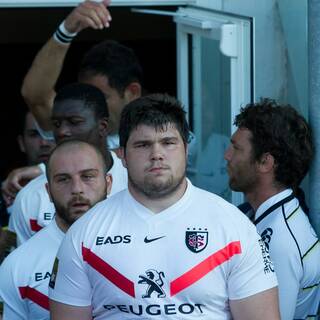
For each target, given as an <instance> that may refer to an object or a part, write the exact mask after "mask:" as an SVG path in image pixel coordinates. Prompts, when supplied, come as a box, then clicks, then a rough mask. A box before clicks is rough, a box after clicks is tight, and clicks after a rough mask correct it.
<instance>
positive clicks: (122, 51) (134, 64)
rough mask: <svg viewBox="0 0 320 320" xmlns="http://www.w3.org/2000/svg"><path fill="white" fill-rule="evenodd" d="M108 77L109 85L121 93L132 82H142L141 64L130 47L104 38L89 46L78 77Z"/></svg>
mask: <svg viewBox="0 0 320 320" xmlns="http://www.w3.org/2000/svg"><path fill="white" fill-rule="evenodd" d="M96 75H102V76H105V77H108V81H109V85H110V87H112V88H115V89H116V90H117V91H118V93H119V94H121V95H122V94H123V93H124V91H125V89H126V88H127V86H128V85H129V84H130V83H132V82H138V83H140V84H142V80H143V79H142V78H143V72H142V68H141V65H140V63H139V61H138V58H137V57H136V55H135V53H134V52H133V50H132V49H130V48H128V47H126V46H124V45H121V44H119V43H118V42H116V41H110V40H106V41H103V42H101V43H99V44H97V45H95V46H94V47H93V48H91V49H90V50H89V51H88V52H87V53H86V54H85V55H84V57H83V59H82V62H81V65H80V68H79V73H78V78H79V79H81V80H83V79H86V78H88V77H91V76H96Z"/></svg>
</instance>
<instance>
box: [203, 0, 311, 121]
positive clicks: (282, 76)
mask: <svg viewBox="0 0 320 320" xmlns="http://www.w3.org/2000/svg"><path fill="white" fill-rule="evenodd" d="M197 5H198V6H201V7H207V8H211V9H214V10H218V11H223V12H229V13H232V14H236V15H243V16H247V17H252V18H253V20H254V36H255V42H254V52H255V63H254V70H255V97H256V100H257V99H258V98H259V97H272V98H274V99H276V100H278V101H280V102H285V103H291V104H293V105H294V106H296V107H297V108H298V109H300V110H301V111H302V112H303V113H304V114H305V115H306V116H307V105H308V102H307V78H308V77H307V28H306V25H307V1H306V0H241V1H239V0H197Z"/></svg>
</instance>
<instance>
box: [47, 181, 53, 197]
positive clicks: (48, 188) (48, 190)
mask: <svg viewBox="0 0 320 320" xmlns="http://www.w3.org/2000/svg"><path fill="white" fill-rule="evenodd" d="M46 190H47V192H48V195H49V198H50V201H51V202H53V201H52V197H51V193H50V187H49V184H48V182H46Z"/></svg>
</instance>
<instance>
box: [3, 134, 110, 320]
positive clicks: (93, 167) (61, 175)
mask: <svg viewBox="0 0 320 320" xmlns="http://www.w3.org/2000/svg"><path fill="white" fill-rule="evenodd" d="M108 169H109V168H108V167H107V164H106V160H105V157H104V155H102V153H101V152H100V151H99V149H98V148H97V147H95V146H93V145H90V144H88V143H86V142H83V141H79V140H68V141H65V142H62V143H61V144H60V145H58V146H57V147H56V149H55V150H54V151H53V153H52V154H51V156H50V159H49V162H48V166H47V177H48V184H47V190H48V193H49V196H50V198H51V200H52V202H53V204H54V206H55V208H56V214H55V218H54V219H53V221H52V222H51V223H50V224H49V225H48V226H47V227H46V228H44V229H43V230H41V231H40V232H38V233H37V234H36V235H35V236H34V237H32V238H31V239H29V240H28V241H27V242H25V243H24V244H23V245H22V246H20V247H19V248H17V249H16V250H15V251H13V252H12V253H11V254H10V255H9V256H8V257H7V258H6V259H5V261H4V262H3V264H2V265H1V267H0V300H2V301H3V305H4V313H3V319H4V320H29V319H32V320H45V319H47V320H49V319H50V314H49V300H48V283H49V279H50V274H51V270H52V267H53V263H54V259H55V256H56V253H57V250H58V248H59V245H60V243H61V241H62V239H63V237H64V233H65V232H66V231H67V230H68V228H69V227H70V225H71V224H72V223H73V222H74V221H76V220H77V219H78V218H80V217H81V216H82V215H83V214H84V213H85V212H86V211H87V210H88V209H90V208H91V207H92V206H94V205H95V204H96V203H97V202H98V201H101V200H103V199H105V197H106V195H107V192H108V191H110V188H111V176H110V175H108V174H107V171H108Z"/></svg>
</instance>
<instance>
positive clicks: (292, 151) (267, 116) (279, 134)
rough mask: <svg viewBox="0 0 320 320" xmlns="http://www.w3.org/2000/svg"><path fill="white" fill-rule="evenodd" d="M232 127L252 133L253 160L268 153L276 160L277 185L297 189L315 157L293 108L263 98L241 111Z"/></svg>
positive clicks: (306, 128) (303, 122)
mask: <svg viewBox="0 0 320 320" xmlns="http://www.w3.org/2000/svg"><path fill="white" fill-rule="evenodd" d="M234 124H235V125H236V126H237V127H239V128H241V127H242V128H247V129H249V130H250V131H251V133H252V138H251V142H252V149H253V155H252V156H253V158H254V160H256V161H258V160H260V159H261V157H262V155H263V154H264V153H270V154H271V155H272V156H273V157H274V159H275V180H276V182H277V183H279V184H281V185H283V186H285V187H291V188H293V189H294V190H296V189H297V187H298V186H299V184H300V183H301V181H302V179H303V178H304V176H305V175H306V174H307V172H308V170H309V167H310V164H311V161H312V158H313V154H314V146H313V142H312V134H311V129H310V127H309V126H308V124H307V122H306V120H305V119H304V118H303V117H302V116H301V115H300V114H299V113H298V112H297V111H296V110H295V109H294V108H293V107H292V106H290V105H279V104H277V103H276V102H275V101H274V100H272V99H266V98H265V99H261V100H260V102H258V103H255V104H248V105H247V106H246V107H245V108H241V112H240V114H238V115H237V116H236V119H235V122H234Z"/></svg>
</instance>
